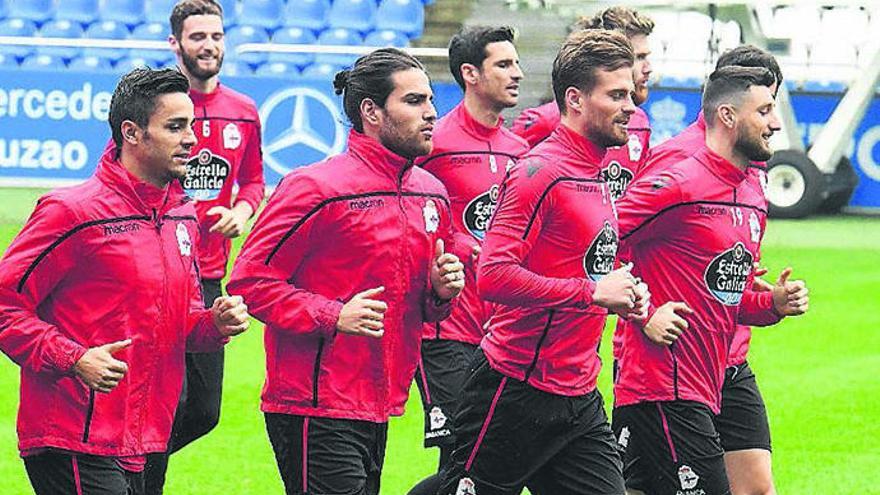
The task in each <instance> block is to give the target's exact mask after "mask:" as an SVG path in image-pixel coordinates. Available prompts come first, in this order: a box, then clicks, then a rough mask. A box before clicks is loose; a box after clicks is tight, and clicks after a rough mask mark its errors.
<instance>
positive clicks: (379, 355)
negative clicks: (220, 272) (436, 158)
mask: <svg viewBox="0 0 880 495" xmlns="http://www.w3.org/2000/svg"><path fill="white" fill-rule="evenodd" d="M348 143H349V150H348V151H347V152H345V153H342V154H340V155H337V156H335V157H332V158H330V159H328V160H325V161H323V162H319V163H316V164H313V165H309V166H307V167H301V168H298V169H296V170H295V171H293V172H292V173H290V174H288V175H287V176H286V177H285V178H284V180H283V181H282V182H281V184H280V185H279V186H278V188H277V189H276V190H275V192H274V193H273V194H272V196H271V198H270V199H269V203H268V204H267V205H266V208H265V210H264V211H263V213H262V214H261V215H260V218H259V219H258V220H257V223H256V225H255V227H254V230H253V232H251V234H250V236H248V239H247V241H246V242H245V245H244V248H243V249H242V251H241V254H240V255H239V257H238V259H237V260H236V261H235V263H234V265H233V269H232V275H231V278H230V280H229V284H228V286H227V289H228V290H229V292H230V293H232V294H240V295H242V296H244V299H245V301H246V302H247V304H248V307H249V308H250V312H251V314H252V315H254V316H255V317H256V318H258V319H259V320H261V321H263V322H264V323H266V334H265V345H266V383H265V385H264V387H263V395H262V410H263V411H265V412H272V413H283V414H293V415H299V416H320V417H330V418H339V419H354V420H365V421H372V422H385V421H387V420H388V417H389V416H397V415H400V414H403V406H404V403H405V402H406V399H407V397H408V396H409V387H410V384H411V383H412V379H413V376H414V375H415V369H416V364H417V362H418V359H419V348H420V345H421V335H422V325H423V324H424V323H425V322H432V321H438V320H440V319H442V318H444V317H446V316H448V314H449V310H450V309H451V308H450V304H442V305H438V304H437V301H438V300H437V299H436V297H435V296H434V293H433V291H432V290H431V286H430V279H429V270H430V267H431V264H432V263H433V261H434V244H435V242H436V240H437V239H438V238H443V239H445V240H446V241H447V243H446V245H447V246H448V247H449V248H452V247H454V246H453V245H452V243H451V242H448V241H450V240H451V225H450V213H449V200H448V198H447V195H446V190H445V189H444V188H443V185H442V184H441V183H440V181H438V180H437V179H436V178H434V177H433V176H432V175H431V174H429V173H428V172H425V171H424V170H422V169H421V168H418V167H413V166H412V161H408V160H406V159H404V158H402V157H400V156H398V155H395V154H393V153H392V152H391V151H389V150H388V149H387V148H385V147H383V146H382V145H381V144H380V143H379V142H378V141H376V140H375V139H372V138H370V137H367V136H365V135H363V134H361V133H358V132H356V131H352V132H351V133H350V134H349V141H348ZM449 248H447V250H448V249H449ZM379 286H384V287H385V292H384V293H383V294H382V295H381V296H380V297H379V298H380V299H382V300H384V301H385V302H386V303H387V304H388V311H387V312H386V313H385V333H384V335H383V336H382V337H381V338H378V339H374V338H371V337H363V336H353V335H348V334H343V333H339V332H337V330H336V322H337V320H338V318H339V312H340V310H341V309H342V306H343V301H348V300H349V299H351V297H352V296H354V295H355V294H357V293H359V292H362V291H365V290H367V289H372V288H375V287H379Z"/></svg>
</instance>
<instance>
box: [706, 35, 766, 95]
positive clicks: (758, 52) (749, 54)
mask: <svg viewBox="0 0 880 495" xmlns="http://www.w3.org/2000/svg"><path fill="white" fill-rule="evenodd" d="M731 65H739V66H742V67H763V68H765V69H767V70H769V71H770V72H771V73H772V74H773V77H774V78H775V79H776V86H777V87H779V86H780V85H781V84H782V69H780V68H779V63H778V62H777V61H776V57H774V56H773V55H772V54H770V52H767V51H765V50H762V49H761V48H758V47H757V46H755V45H741V46H738V47H736V48H732V49H730V50H727V51H726V52H724V53H722V54H721V56H720V57H718V62H716V63H715V70H718V69H720V68H722V67H728V66H731Z"/></svg>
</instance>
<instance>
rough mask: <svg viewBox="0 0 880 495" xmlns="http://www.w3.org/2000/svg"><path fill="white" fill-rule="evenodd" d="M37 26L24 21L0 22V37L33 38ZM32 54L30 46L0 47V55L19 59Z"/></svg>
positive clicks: (32, 50) (31, 22) (32, 49)
mask: <svg viewBox="0 0 880 495" xmlns="http://www.w3.org/2000/svg"><path fill="white" fill-rule="evenodd" d="M36 32H37V26H36V25H35V24H34V22H33V21H29V20H25V19H6V20H4V21H0V36H33V35H34V34H35V33H36ZM33 52H34V48H33V47H31V46H15V45H0V53H2V54H4V55H10V56H13V57H17V58H19V59H21V58H24V57H27V56H28V55H30V54H31V53H33Z"/></svg>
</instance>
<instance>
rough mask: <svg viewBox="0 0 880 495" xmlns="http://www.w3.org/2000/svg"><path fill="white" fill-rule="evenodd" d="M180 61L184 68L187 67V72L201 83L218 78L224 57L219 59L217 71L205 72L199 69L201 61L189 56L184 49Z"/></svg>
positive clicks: (221, 56)
mask: <svg viewBox="0 0 880 495" xmlns="http://www.w3.org/2000/svg"><path fill="white" fill-rule="evenodd" d="M180 59H181V60H183V66H184V67H186V71H187V72H189V73H190V74H191V75H192V76H193V77H194V78H196V79H198V80H200V81H207V80H208V79H211V78H212V77H214V76H216V75H217V74H219V73H220V68H221V67H223V55H220V56H219V57H218V58H217V70H211V71H208V70H203V69H202V68H201V67H199V61H198V60H197V59H196V58H193V57H190V56H189V55H187V54H186V52H185V51H183V50H182V49H181V51H180Z"/></svg>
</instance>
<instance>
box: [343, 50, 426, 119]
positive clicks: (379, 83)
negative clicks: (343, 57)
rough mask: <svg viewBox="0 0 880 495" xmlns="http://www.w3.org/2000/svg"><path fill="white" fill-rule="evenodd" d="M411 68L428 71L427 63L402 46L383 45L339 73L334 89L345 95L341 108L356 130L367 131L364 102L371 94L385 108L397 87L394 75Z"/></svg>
mask: <svg viewBox="0 0 880 495" xmlns="http://www.w3.org/2000/svg"><path fill="white" fill-rule="evenodd" d="M409 69H419V70H421V71H425V66H424V65H422V63H421V62H419V61H418V59H416V58H415V57H413V56H412V55H410V54H408V53H406V52H404V51H402V50H398V49H397V48H380V49H378V50H374V51H372V52H370V53H368V54H366V55H364V56H362V57H360V58H359V59H357V61H356V62H355V63H354V66H353V67H352V68H351V69H345V70H342V71H339V72H337V73H336V77H335V78H334V79H333V89H334V90H335V91H336V94H338V95H342V108H343V109H344V110H345V115H346V116H347V117H348V120H349V121H350V122H351V124H352V126H354V129H355V130H356V131H358V132H364V123H363V121H361V102H362V101H364V100H365V99H367V98H369V99H371V100H373V102H374V103H375V104H376V105H379V106H380V107H382V108H384V107H385V101H386V100H388V95H390V94H391V92H392V91H394V81H392V79H391V78H392V76H393V75H394V73H395V72H399V71H402V70H409Z"/></svg>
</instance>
